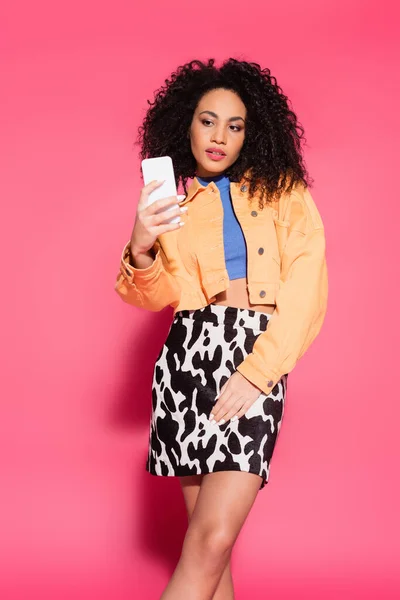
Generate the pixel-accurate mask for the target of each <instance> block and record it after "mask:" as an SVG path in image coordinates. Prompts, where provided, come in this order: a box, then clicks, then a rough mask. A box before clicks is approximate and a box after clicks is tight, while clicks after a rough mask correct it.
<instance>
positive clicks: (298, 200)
mask: <svg viewBox="0 0 400 600" xmlns="http://www.w3.org/2000/svg"><path fill="white" fill-rule="evenodd" d="M288 211H289V214H288V234H287V240H286V244H285V245H284V248H283V252H282V257H281V276H280V282H279V290H278V292H277V296H276V307H275V310H274V312H273V314H272V316H271V319H270V321H269V323H268V327H267V329H266V331H264V332H263V333H262V334H261V335H259V337H258V338H257V340H256V341H255V343H254V345H253V350H252V352H251V353H250V354H249V355H248V356H247V357H246V358H245V359H244V361H243V362H242V363H241V364H240V365H239V366H238V367H237V370H238V371H239V372H240V373H241V374H242V375H244V376H245V377H246V379H248V380H249V381H251V382H252V383H253V384H254V385H256V386H257V387H259V388H260V389H261V390H262V391H263V392H265V393H267V394H269V393H270V392H271V390H272V388H273V387H274V385H275V384H276V383H277V382H278V381H279V379H280V378H281V376H282V375H284V374H286V373H289V372H290V371H291V370H292V369H293V368H294V366H295V365H296V363H297V361H298V360H299V358H300V357H301V356H302V355H303V354H304V353H305V351H306V350H307V349H308V348H309V346H310V345H311V343H312V342H313V340H314V339H315V338H316V336H317V335H318V333H319V331H320V329H321V327H322V323H323V321H324V318H325V314H326V310H327V302H328V273H327V264H326V256H325V232H324V226H323V223H322V219H321V216H320V214H319V212H318V209H317V207H316V205H315V202H314V200H313V198H312V196H311V193H310V191H309V190H308V189H307V188H304V187H303V188H300V189H299V188H297V189H295V190H294V191H293V192H292V193H291V197H290V203H289V207H288Z"/></svg>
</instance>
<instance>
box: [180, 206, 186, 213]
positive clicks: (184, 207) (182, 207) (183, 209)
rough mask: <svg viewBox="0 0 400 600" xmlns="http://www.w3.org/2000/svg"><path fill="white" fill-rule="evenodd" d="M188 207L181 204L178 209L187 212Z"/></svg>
mask: <svg viewBox="0 0 400 600" xmlns="http://www.w3.org/2000/svg"><path fill="white" fill-rule="evenodd" d="M187 209H188V207H187V206H181V208H180V210H181V212H187Z"/></svg>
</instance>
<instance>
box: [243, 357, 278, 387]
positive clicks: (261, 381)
mask: <svg viewBox="0 0 400 600" xmlns="http://www.w3.org/2000/svg"><path fill="white" fill-rule="evenodd" d="M236 370H237V371H239V373H241V374H242V375H243V376H244V377H246V379H248V380H249V381H250V382H251V383H253V384H254V385H255V386H257V387H258V388H260V390H262V391H263V392H264V394H266V395H267V396H268V395H269V394H270V393H271V392H272V390H273V389H274V387H275V385H276V384H277V383H278V381H279V380H280V378H281V377H282V375H279V374H278V373H276V372H275V371H272V370H266V369H263V368H262V365H260V364H259V361H258V360H257V357H256V356H255V355H254V354H248V355H247V356H246V358H245V359H244V361H243V362H241V363H240V365H239V366H237V367H236Z"/></svg>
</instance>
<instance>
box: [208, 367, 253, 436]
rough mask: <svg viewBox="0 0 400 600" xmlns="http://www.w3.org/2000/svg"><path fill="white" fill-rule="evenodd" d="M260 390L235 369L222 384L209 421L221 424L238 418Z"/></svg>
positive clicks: (246, 409) (247, 408)
mask: <svg viewBox="0 0 400 600" xmlns="http://www.w3.org/2000/svg"><path fill="white" fill-rule="evenodd" d="M261 393H262V390H260V388H258V387H257V386H255V385H254V384H253V383H251V382H250V381H249V380H248V379H246V377H244V376H243V375H242V374H241V373H239V371H235V372H234V373H232V375H231V376H230V377H229V379H228V380H227V381H226V382H225V383H224V385H223V386H222V388H221V390H220V393H219V395H218V396H217V398H218V400H217V402H216V403H215V405H214V407H213V409H212V412H211V414H210V417H209V419H210V421H211V422H212V423H215V422H216V423H217V424H218V425H223V424H224V423H226V422H227V421H229V419H232V417H233V419H232V420H233V421H235V420H236V419H240V417H242V416H243V415H244V414H245V413H246V411H248V410H249V408H250V406H251V405H252V404H253V403H254V402H255V401H256V400H257V398H258V397H259V395H260V394H261Z"/></svg>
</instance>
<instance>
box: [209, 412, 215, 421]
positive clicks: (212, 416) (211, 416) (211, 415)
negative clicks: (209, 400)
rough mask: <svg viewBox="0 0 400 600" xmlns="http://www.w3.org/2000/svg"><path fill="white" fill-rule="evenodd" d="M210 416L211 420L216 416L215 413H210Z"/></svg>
mask: <svg viewBox="0 0 400 600" xmlns="http://www.w3.org/2000/svg"><path fill="white" fill-rule="evenodd" d="M208 418H209V419H210V421H211V419H213V418H214V415H213V414H212V413H210V416H209V417H208Z"/></svg>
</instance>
